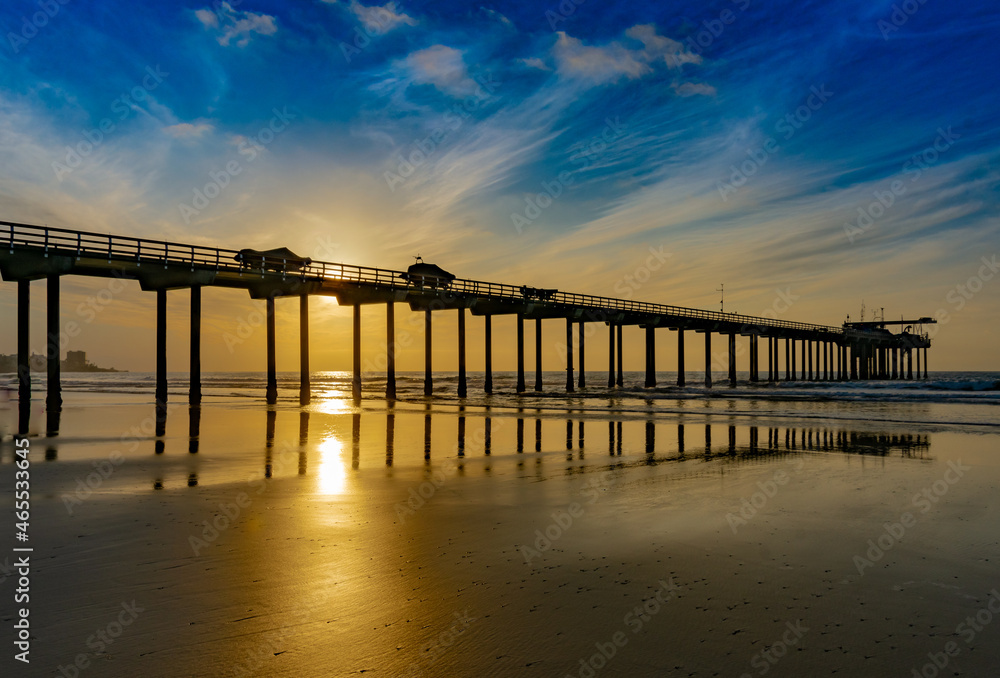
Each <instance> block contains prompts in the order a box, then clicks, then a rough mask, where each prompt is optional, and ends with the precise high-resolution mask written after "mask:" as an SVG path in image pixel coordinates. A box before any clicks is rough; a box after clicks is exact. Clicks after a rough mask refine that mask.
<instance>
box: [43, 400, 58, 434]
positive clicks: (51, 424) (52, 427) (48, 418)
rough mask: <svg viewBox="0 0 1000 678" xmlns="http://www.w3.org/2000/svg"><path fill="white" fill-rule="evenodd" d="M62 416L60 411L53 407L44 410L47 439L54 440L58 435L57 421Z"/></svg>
mask: <svg viewBox="0 0 1000 678" xmlns="http://www.w3.org/2000/svg"><path fill="white" fill-rule="evenodd" d="M61 415H62V410H61V409H59V408H57V407H54V408H49V409H46V410H45V435H46V437H48V438H54V437H56V436H57V435H59V419H60V417H61Z"/></svg>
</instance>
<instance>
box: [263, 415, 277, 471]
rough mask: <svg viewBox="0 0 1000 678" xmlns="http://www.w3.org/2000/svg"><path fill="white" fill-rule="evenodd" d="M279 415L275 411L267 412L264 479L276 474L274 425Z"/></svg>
mask: <svg viewBox="0 0 1000 678" xmlns="http://www.w3.org/2000/svg"><path fill="white" fill-rule="evenodd" d="M277 418H278V413H277V411H275V410H274V409H268V411H267V425H266V427H265V432H264V477H265V478H270V477H271V476H272V475H273V473H274V425H275V422H276V421H277Z"/></svg>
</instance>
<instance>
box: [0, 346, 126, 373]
mask: <svg viewBox="0 0 1000 678" xmlns="http://www.w3.org/2000/svg"><path fill="white" fill-rule="evenodd" d="M28 364H29V365H30V367H31V371H32V372H45V371H46V369H48V368H47V359H46V357H45V356H43V355H40V354H38V353H32V354H31V358H30V359H29V360H28ZM59 369H60V371H62V372H128V370H119V369H115V368H114V367H101V366H99V365H95V364H94V363H92V362H90V361H89V360H87V353H86V351H68V352H67V353H66V359H65V360H60V361H59ZM16 372H17V354H16V353H12V354H9V355H4V354H0V374H3V373H16Z"/></svg>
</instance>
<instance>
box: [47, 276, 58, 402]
mask: <svg viewBox="0 0 1000 678" xmlns="http://www.w3.org/2000/svg"><path fill="white" fill-rule="evenodd" d="M45 285H46V287H45V292H46V297H47V298H46V302H45V315H46V325H47V327H46V330H47V332H48V342H46V361H45V362H46V368H47V372H48V377H47V379H46V389H47V391H48V395H46V397H45V409H46V410H48V411H49V412H59V411H60V410H62V384H61V375H60V371H59V356H61V355H62V347H61V345H60V342H59V276H58V275H50V276H49V277H48V279H47V280H46V283H45Z"/></svg>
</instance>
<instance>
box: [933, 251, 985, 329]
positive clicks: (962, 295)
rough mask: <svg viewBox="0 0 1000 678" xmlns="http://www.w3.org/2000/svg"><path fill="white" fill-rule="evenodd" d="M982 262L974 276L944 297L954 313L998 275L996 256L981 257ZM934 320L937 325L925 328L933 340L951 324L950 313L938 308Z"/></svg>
mask: <svg viewBox="0 0 1000 678" xmlns="http://www.w3.org/2000/svg"><path fill="white" fill-rule="evenodd" d="M980 261H981V262H983V263H982V265H981V266H980V267H979V270H978V271H976V273H975V274H974V275H970V276H969V277H968V278H967V279H966V280H965V282H964V283H959V284H956V285H954V286H953V287H951V288H950V289H949V290H948V292H947V293H946V294H945V296H944V300H945V302H946V303H948V304H950V305H951V307H952V308H953V309H954V312H955V313H958V312H960V311H961V310H962V309H964V308H965V306H966V304H968V303H969V302H970V301H971V300H972V298H973V297H975V296H976V295H977V294H979V292H981V291H982V290H983V288H985V287H986V283H988V282H989V281H991V280H992V279H993V278H994V277H996V274H997V273H1000V264H998V263H997V255H996V254H994V255H993V256H991V257H990V258H988V259H987V258H986V257H981V258H980ZM934 319H935V320H937V323H936V324H934V325H931V326H930V327H928V328H927V336H928V337H929V338H931V339H933V338H934V337H935V336H937V333H938V332H940V331H941V329H942V328H943V327H944V326H945V325H947V324H948V323H949V322H951V313H949V312H948V310H947V309H946V308H939V309H938V310H937V311H935V312H934Z"/></svg>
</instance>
